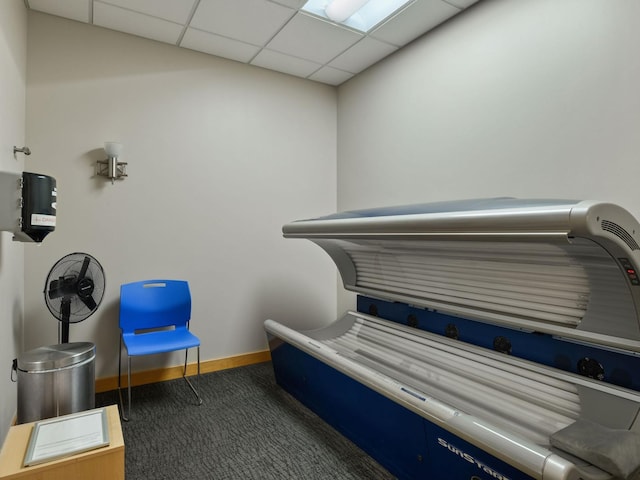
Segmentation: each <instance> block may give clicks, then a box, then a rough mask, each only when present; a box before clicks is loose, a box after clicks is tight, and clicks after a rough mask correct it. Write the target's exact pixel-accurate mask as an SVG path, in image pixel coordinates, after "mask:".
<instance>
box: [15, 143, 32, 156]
mask: <svg viewBox="0 0 640 480" xmlns="http://www.w3.org/2000/svg"><path fill="white" fill-rule="evenodd" d="M18 152H20V153H24V154H25V155H31V150H29V147H22V148H18V147H16V146H15V145H14V146H13V154H14V155H15V154H16V153H18Z"/></svg>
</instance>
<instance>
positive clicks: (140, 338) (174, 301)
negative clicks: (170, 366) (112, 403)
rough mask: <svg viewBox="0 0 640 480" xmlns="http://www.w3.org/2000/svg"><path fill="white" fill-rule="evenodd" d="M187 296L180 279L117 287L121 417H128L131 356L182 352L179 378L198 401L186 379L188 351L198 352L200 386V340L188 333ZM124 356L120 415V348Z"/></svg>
mask: <svg viewBox="0 0 640 480" xmlns="http://www.w3.org/2000/svg"><path fill="white" fill-rule="evenodd" d="M190 319H191V293H190V292H189V284H188V283H187V282H186V281H184V280H144V281H141V282H133V283H127V284H124V285H121V286H120V330H121V335H120V351H119V355H118V392H119V395H120V405H121V409H122V418H123V420H125V421H128V420H129V417H130V415H131V357H136V356H140V355H152V354H155V353H165V352H173V351H175V350H182V349H184V350H185V355H184V373H183V375H182V376H183V378H184V379H185V380H186V382H187V384H188V385H189V387H190V388H191V390H192V391H193V393H194V394H195V396H196V398H197V400H198V405H201V404H202V399H201V398H200V394H199V393H198V390H197V389H196V388H194V386H193V385H192V383H191V381H190V380H189V378H188V377H187V356H188V354H189V349H190V348H193V347H196V348H197V352H198V374H197V385H198V388H199V386H200V339H199V338H198V337H196V336H195V335H194V334H193V333H191V332H190V331H189V321H190ZM123 345H124V347H125V349H126V353H127V397H128V408H127V410H128V412H127V415H125V414H124V405H123V402H122V389H121V369H122V366H121V365H122V346H123Z"/></svg>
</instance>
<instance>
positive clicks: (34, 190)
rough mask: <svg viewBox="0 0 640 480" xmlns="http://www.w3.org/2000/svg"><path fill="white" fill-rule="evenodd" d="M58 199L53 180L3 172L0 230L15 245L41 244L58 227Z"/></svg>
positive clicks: (1, 180)
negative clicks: (24, 243)
mask: <svg viewBox="0 0 640 480" xmlns="http://www.w3.org/2000/svg"><path fill="white" fill-rule="evenodd" d="M57 196H58V192H57V189H56V179H55V178H53V177H50V176H48V175H42V174H39V173H31V172H22V173H13V172H0V230H4V231H8V232H13V239H14V240H16V241H20V242H36V243H40V242H42V240H43V239H44V237H46V236H47V235H48V234H49V233H51V232H53V231H54V230H55V227H56V202H57Z"/></svg>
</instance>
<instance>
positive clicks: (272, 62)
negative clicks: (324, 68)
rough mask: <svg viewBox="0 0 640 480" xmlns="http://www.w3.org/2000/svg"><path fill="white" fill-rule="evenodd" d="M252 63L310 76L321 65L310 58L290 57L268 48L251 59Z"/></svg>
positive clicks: (300, 75) (292, 73)
mask: <svg viewBox="0 0 640 480" xmlns="http://www.w3.org/2000/svg"><path fill="white" fill-rule="evenodd" d="M251 65H256V66H258V67H263V68H268V69H270V70H277V71H278V72H283V73H288V74H290V75H295V76H297V77H308V76H309V75H311V74H312V73H313V72H315V71H316V70H317V69H318V68H320V66H321V65H318V64H317V63H313V62H309V61H308V60H303V59H301V58H295V57H290V56H288V55H283V54H282V53H279V52H274V51H272V50H267V49H263V50H262V51H260V53H259V54H258V55H257V56H256V58H254V59H253V60H252V61H251Z"/></svg>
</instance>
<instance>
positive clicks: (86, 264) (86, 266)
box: [78, 257, 91, 281]
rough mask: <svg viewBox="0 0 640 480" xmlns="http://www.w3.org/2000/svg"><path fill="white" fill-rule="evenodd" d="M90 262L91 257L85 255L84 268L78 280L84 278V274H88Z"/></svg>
mask: <svg viewBox="0 0 640 480" xmlns="http://www.w3.org/2000/svg"><path fill="white" fill-rule="evenodd" d="M89 262H91V259H90V258H89V257H84V262H82V268H81V269H80V276H79V277H78V281H80V280H82V279H83V278H84V276H85V275H86V274H87V268H89Z"/></svg>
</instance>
